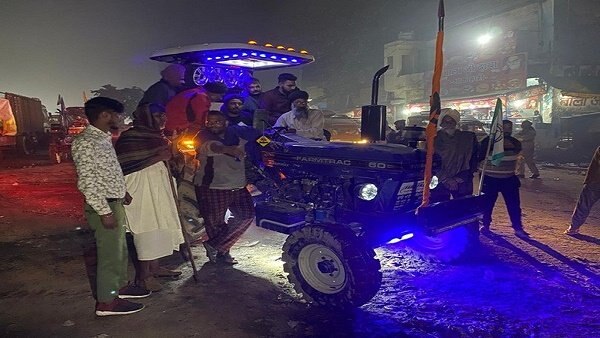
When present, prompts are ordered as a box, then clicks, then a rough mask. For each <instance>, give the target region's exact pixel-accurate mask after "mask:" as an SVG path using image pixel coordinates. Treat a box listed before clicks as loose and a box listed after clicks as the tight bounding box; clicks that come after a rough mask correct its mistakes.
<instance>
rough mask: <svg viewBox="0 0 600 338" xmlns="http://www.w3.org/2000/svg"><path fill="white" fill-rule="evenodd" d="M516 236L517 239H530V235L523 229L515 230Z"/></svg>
mask: <svg viewBox="0 0 600 338" xmlns="http://www.w3.org/2000/svg"><path fill="white" fill-rule="evenodd" d="M515 236H517V237H529V234H528V233H527V232H525V230H523V229H515Z"/></svg>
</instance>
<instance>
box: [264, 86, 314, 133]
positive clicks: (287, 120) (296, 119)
mask: <svg viewBox="0 0 600 338" xmlns="http://www.w3.org/2000/svg"><path fill="white" fill-rule="evenodd" d="M289 98H290V101H291V102H292V110H291V111H289V112H287V113H285V114H283V115H281V116H280V117H279V118H278V119H277V122H275V127H286V128H288V129H293V130H295V131H296V134H297V135H299V136H302V137H306V138H311V139H316V140H323V139H325V136H324V135H323V125H324V118H323V113H322V112H321V111H320V110H317V109H309V108H308V93H307V92H305V91H302V90H298V91H295V92H292V93H291V94H290V95H289Z"/></svg>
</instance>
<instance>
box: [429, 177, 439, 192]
mask: <svg viewBox="0 0 600 338" xmlns="http://www.w3.org/2000/svg"><path fill="white" fill-rule="evenodd" d="M439 183H440V180H439V179H438V177H437V176H433V177H432V178H431V182H429V189H431V190H433V189H435V187H437V186H438V184H439Z"/></svg>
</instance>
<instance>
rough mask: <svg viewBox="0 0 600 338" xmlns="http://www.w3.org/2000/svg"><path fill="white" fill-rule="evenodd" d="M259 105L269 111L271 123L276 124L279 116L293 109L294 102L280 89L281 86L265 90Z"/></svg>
mask: <svg viewBox="0 0 600 338" xmlns="http://www.w3.org/2000/svg"><path fill="white" fill-rule="evenodd" d="M296 90H298V89H296ZM258 106H259V108H260V109H265V110H266V111H268V112H269V123H270V124H271V125H275V122H276V121H277V119H278V118H279V116H281V115H283V114H285V113H287V112H289V111H290V110H292V103H291V102H290V100H289V99H288V96H287V95H286V94H283V93H282V92H281V91H280V90H279V87H275V88H273V89H271V90H269V91H266V92H264V93H263V96H262V98H261V99H260V101H259V104H258Z"/></svg>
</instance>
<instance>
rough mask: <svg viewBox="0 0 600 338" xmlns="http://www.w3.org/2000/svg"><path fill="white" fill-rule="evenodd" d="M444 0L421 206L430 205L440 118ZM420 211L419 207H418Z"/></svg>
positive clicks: (436, 43)
mask: <svg viewBox="0 0 600 338" xmlns="http://www.w3.org/2000/svg"><path fill="white" fill-rule="evenodd" d="M444 16H445V10H444V0H440V3H439V7H438V33H437V37H436V41H435V66H434V68H433V79H432V80H431V88H432V89H431V97H430V98H429V105H430V108H429V123H428V124H427V128H426V129H425V136H426V139H427V157H426V161H425V186H424V187H423V201H422V202H421V205H420V206H419V208H422V207H427V206H428V205H429V197H430V194H431V192H430V189H429V184H430V183H431V177H432V169H433V153H434V151H435V149H434V147H433V145H434V142H435V137H436V135H437V125H438V119H439V117H440V111H441V106H442V104H441V100H440V81H441V78H442V68H443V65H444V55H443V52H442V47H443V45H444ZM417 212H418V209H417Z"/></svg>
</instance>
